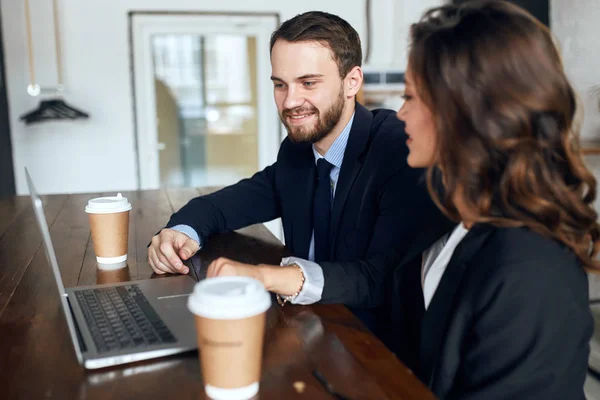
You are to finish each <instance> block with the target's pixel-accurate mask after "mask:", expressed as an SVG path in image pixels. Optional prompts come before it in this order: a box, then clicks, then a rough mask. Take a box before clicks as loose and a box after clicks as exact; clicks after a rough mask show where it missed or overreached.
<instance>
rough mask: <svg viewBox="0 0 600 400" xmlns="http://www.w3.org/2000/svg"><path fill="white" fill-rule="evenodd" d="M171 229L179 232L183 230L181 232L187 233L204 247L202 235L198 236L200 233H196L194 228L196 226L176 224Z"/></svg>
mask: <svg viewBox="0 0 600 400" xmlns="http://www.w3.org/2000/svg"><path fill="white" fill-rule="evenodd" d="M171 229H173V230H174V231H178V232H181V233H183V234H185V235H186V236H187V237H189V238H190V239H193V240H195V241H196V242H198V244H199V245H200V247H202V242H201V241H200V236H198V233H196V231H195V230H194V228H192V227H191V226H189V225H175V226H173V227H171Z"/></svg>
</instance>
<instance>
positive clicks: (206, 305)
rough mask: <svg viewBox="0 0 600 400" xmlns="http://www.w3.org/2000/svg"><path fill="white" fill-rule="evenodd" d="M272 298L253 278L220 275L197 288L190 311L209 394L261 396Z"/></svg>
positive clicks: (228, 398) (220, 398) (221, 398)
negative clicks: (264, 342) (261, 380)
mask: <svg viewBox="0 0 600 400" xmlns="http://www.w3.org/2000/svg"><path fill="white" fill-rule="evenodd" d="M270 306H271V296H270V295H269V293H268V292H267V291H266V290H265V288H264V286H263V284H262V283H261V282H259V281H257V280H255V279H252V278H247V277H237V276H236V277H217V278H209V279H205V280H203V281H201V282H199V283H197V284H196V286H195V287H194V292H193V293H192V294H191V295H190V297H189V298H188V308H189V310H190V311H191V312H192V313H193V314H195V315H196V329H197V335H198V336H197V337H198V348H199V356H200V363H201V365H202V376H203V378H204V388H205V391H206V394H207V395H208V397H210V398H211V399H215V400H232V399H250V398H252V397H253V396H255V395H256V394H257V393H258V390H259V381H260V375H261V368H262V352H263V341H264V331H265V320H266V311H267V310H268V309H269V307H270Z"/></svg>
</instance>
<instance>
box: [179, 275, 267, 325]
mask: <svg viewBox="0 0 600 400" xmlns="http://www.w3.org/2000/svg"><path fill="white" fill-rule="evenodd" d="M270 306H271V296H270V295H269V292H267V291H266V290H265V287H264V286H263V284H262V283H261V282H260V281H257V280H256V279H252V278H248V277H245V276H220V277H216V278H208V279H205V280H203V281H201V282H198V283H197V284H196V285H195V286H194V291H193V293H192V294H191V295H190V297H189V298H188V309H189V310H190V311H191V312H193V313H194V314H196V315H198V316H201V317H204V318H211V319H241V318H248V317H252V316H254V315H258V314H261V313H263V312H265V311H267V310H268V309H269V307H270Z"/></svg>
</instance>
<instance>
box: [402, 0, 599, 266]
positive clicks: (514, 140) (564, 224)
mask: <svg viewBox="0 0 600 400" xmlns="http://www.w3.org/2000/svg"><path fill="white" fill-rule="evenodd" d="M409 68H410V69H411V72H412V74H413V76H414V77H415V78H414V80H415V84H416V88H417V91H418V93H419V95H420V97H421V98H422V99H423V101H424V102H425V104H427V106H428V107H429V108H430V109H431V111H432V113H433V116H434V119H435V126H436V131H437V141H436V155H435V156H436V166H435V167H431V168H429V171H428V174H427V175H428V178H427V181H428V187H429V191H430V193H431V195H432V197H433V199H434V201H435V202H436V204H437V205H438V207H439V208H440V209H441V210H443V211H444V212H445V213H446V214H447V215H448V216H449V217H450V218H453V219H455V220H460V219H464V220H468V221H473V222H486V223H491V224H494V225H497V226H526V227H528V228H529V229H531V230H533V231H536V232H538V233H540V234H542V235H545V236H547V237H551V238H554V239H556V240H558V241H560V242H562V243H564V244H565V245H566V246H567V247H568V248H570V249H571V250H572V251H573V252H574V253H575V254H576V255H577V256H578V258H579V259H580V260H581V262H582V264H583V265H584V266H586V267H591V268H598V267H599V264H598V262H597V261H596V260H595V259H594V258H595V255H596V252H597V251H598V248H599V243H600V242H599V240H600V227H599V225H598V223H597V213H596V211H595V210H594V208H593V202H594V200H595V197H596V180H595V178H594V176H593V175H592V174H591V173H590V171H589V170H588V169H587V168H586V166H585V164H584V163H583V160H582V156H581V152H580V148H579V139H578V135H576V132H574V130H575V128H574V123H573V119H574V116H575V110H576V98H575V93H574V91H573V88H572V87H571V85H570V83H569V81H568V79H567V77H566V75H565V71H564V69H563V65H562V60H561V57H560V53H559V51H558V49H557V47H556V45H555V43H554V40H553V37H552V35H551V33H550V32H549V30H548V29H547V28H546V27H545V26H544V25H542V24H541V23H540V22H539V21H538V20H536V19H535V18H534V17H532V16H531V15H530V14H529V13H527V12H526V11H524V10H522V9H521V8H519V7H517V6H514V5H512V4H510V3H507V2H504V1H490V0H487V1H472V2H467V3H465V4H463V5H460V6H456V5H447V6H442V7H438V8H434V9H431V10H429V11H428V12H427V13H426V14H425V15H424V16H423V18H422V19H421V20H420V21H419V22H418V23H416V24H414V25H413V26H412V28H411V48H410V53H409ZM442 175H443V178H441V176H442ZM442 181H443V184H440V183H441V182H442ZM457 195H458V196H459V198H460V199H461V205H462V206H464V209H465V210H463V209H462V208H463V207H461V215H460V216H459V214H458V211H457V209H456V207H455V205H454V203H453V199H455V198H457V197H456V196H457ZM465 212H466V213H467V215H464V214H465Z"/></svg>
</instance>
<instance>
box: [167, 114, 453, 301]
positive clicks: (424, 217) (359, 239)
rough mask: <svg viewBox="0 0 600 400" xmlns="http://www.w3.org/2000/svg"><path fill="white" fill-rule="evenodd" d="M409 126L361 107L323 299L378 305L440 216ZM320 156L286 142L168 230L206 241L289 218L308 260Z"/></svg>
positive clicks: (290, 233)
mask: <svg viewBox="0 0 600 400" xmlns="http://www.w3.org/2000/svg"><path fill="white" fill-rule="evenodd" d="M406 138H407V137H406V134H405V132H404V124H403V123H402V122H400V121H399V120H398V119H397V118H396V116H395V113H394V112H392V111H390V110H377V111H373V112H371V111H369V110H367V109H365V108H364V107H362V106H361V105H359V104H358V103H357V105H356V113H355V116H354V122H353V125H352V129H351V131H350V136H349V139H348V144H347V147H346V151H345V153H344V160H343V163H342V167H341V170H340V175H339V179H338V183H337V188H336V192H335V199H334V203H333V208H332V217H331V218H332V220H331V240H330V243H332V245H331V249H330V253H331V254H330V255H331V258H330V259H331V260H334V261H332V262H322V263H320V265H321V267H322V268H323V274H324V278H325V286H324V289H323V294H322V299H321V301H322V302H324V303H345V304H346V305H350V306H355V307H360V308H371V307H375V306H378V305H379V304H380V303H381V302H382V300H383V287H384V281H385V279H386V278H389V275H387V276H386V271H387V272H390V273H391V270H392V269H393V266H394V265H396V264H397V263H398V262H399V261H400V259H401V257H402V256H403V255H404V253H405V252H406V251H407V249H409V248H410V246H411V242H412V240H413V239H414V237H415V235H417V234H419V232H420V231H421V230H422V229H424V228H425V227H427V226H429V225H435V224H436V223H437V222H436V221H438V220H439V219H442V216H441V214H440V213H439V211H437V209H436V208H435V206H434V205H433V203H432V202H431V200H430V198H429V195H428V193H427V190H426V187H425V183H424V179H423V171H422V170H415V169H412V168H410V167H409V166H408V165H407V163H406V157H407V155H408V149H407V147H406V143H405V142H406ZM315 171H316V166H315V159H314V155H313V151H312V146H311V144H308V143H293V142H291V141H290V140H288V139H285V140H284V141H283V143H282V145H281V148H280V150H279V154H278V156H277V161H276V162H275V164H273V165H271V166H269V167H267V168H265V169H264V170H263V171H260V172H258V173H256V174H255V175H254V176H253V177H252V178H250V179H245V180H242V181H240V182H238V183H237V184H235V185H232V186H229V187H226V188H224V189H222V190H220V191H218V192H216V193H213V194H210V195H207V196H201V197H198V198H195V199H193V200H191V201H190V202H189V203H188V204H187V205H186V206H184V207H183V208H182V209H181V210H179V211H178V212H177V213H175V214H173V216H172V217H171V219H170V221H169V223H168V225H167V226H168V227H171V226H174V225H177V224H187V225H190V226H192V227H193V228H194V229H195V230H196V231H197V232H198V234H199V235H200V237H201V238H203V240H206V238H208V237H210V236H211V235H213V234H215V233H219V232H225V231H231V230H234V229H239V228H241V227H244V226H247V225H251V224H255V223H261V222H265V221H270V220H272V219H275V218H277V217H281V218H282V222H283V231H284V235H285V243H286V246H288V248H289V249H290V250H291V251H292V253H293V254H294V255H295V256H297V257H301V258H305V259H306V258H308V251H309V245H310V240H311V235H312V229H313V227H312V203H313V190H314V187H315Z"/></svg>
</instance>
